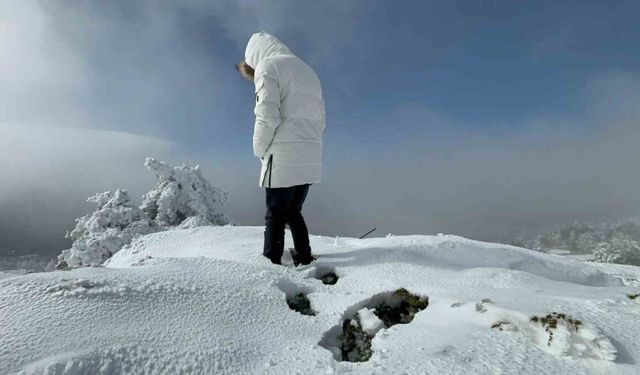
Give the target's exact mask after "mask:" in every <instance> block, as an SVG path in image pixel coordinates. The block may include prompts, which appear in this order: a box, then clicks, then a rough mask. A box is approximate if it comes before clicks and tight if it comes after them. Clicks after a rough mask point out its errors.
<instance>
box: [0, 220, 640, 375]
mask: <svg viewBox="0 0 640 375" xmlns="http://www.w3.org/2000/svg"><path fill="white" fill-rule="evenodd" d="M262 231H263V229H262V227H230V226H225V227H201V228H195V229H185V230H171V231H166V232H159V233H155V234H150V235H147V236H144V237H141V238H139V239H138V240H135V241H134V242H133V243H132V244H131V246H129V247H127V248H125V249H123V250H121V251H120V252H119V253H117V254H116V255H115V256H114V257H113V258H112V259H111V260H110V261H109V262H108V264H107V266H106V267H92V268H80V269H74V270H71V271H55V272H48V273H32V274H27V275H19V276H15V277H8V278H4V279H1V280H0V322H1V323H0V373H15V372H24V373H56V374H62V373H72V374H89V373H91V374H95V373H155V372H161V373H181V372H184V373H233V374H247V373H270V374H289V373H291V374H295V373H300V374H333V373H342V372H351V373H358V374H360V373H361V374H376V373H377V374H388V373H394V374H401V373H407V374H424V373H430V374H515V373H518V374H543V373H546V374H599V373H602V374H638V373H640V363H638V362H639V361H640V340H639V339H638V337H640V304H639V303H638V301H640V297H638V298H635V299H632V298H629V297H628V295H636V294H638V293H640V282H639V281H638V280H639V279H640V268H638V267H631V266H618V265H610V264H606V265H605V264H598V263H584V262H580V261H577V260H574V259H570V258H567V257H562V256H557V255H547V254H542V253H537V252H533V251H529V250H525V249H521V248H516V247H511V246H507V245H499V244H491V243H483V242H477V241H471V240H468V239H464V238H461V237H456V236H449V235H445V236H390V237H386V238H370V239H363V240H359V239H352V238H330V237H319V236H312V238H311V241H312V247H313V249H314V253H315V254H316V255H317V256H318V258H319V259H318V261H317V262H314V263H312V264H310V265H307V266H303V267H299V268H293V266H292V265H291V259H290V257H289V256H288V254H287V255H286V256H285V258H284V262H285V267H282V266H276V265H273V264H271V263H270V262H268V261H267V260H266V259H265V258H263V257H262V255H261V250H262V238H263V234H262ZM286 241H287V243H286V246H291V244H292V241H291V238H290V236H289V234H287V239H286ZM330 271H333V272H335V273H336V274H337V275H338V276H339V279H338V281H337V283H336V284H335V285H326V284H324V283H323V282H321V281H320V280H319V278H320V277H321V276H324V275H325V274H326V273H328V272H330ZM398 288H406V289H407V290H408V291H409V292H411V293H413V294H416V295H419V296H422V297H428V299H429V300H428V306H427V307H426V309H424V310H422V311H420V312H418V313H417V314H416V315H415V317H414V318H413V321H411V322H410V323H407V324H396V325H394V326H392V327H390V328H381V326H380V324H379V322H378V321H376V319H377V318H376V317H375V315H374V314H372V313H371V312H372V311H373V310H372V308H373V306H375V305H376V304H377V303H379V302H380V301H381V300H384V299H385V298H386V297H385V296H388V295H389V294H390V292H393V291H394V290H396V289H398ZM299 293H303V294H306V296H307V298H308V299H309V301H310V303H311V309H312V310H313V311H314V312H315V315H312V316H310V315H302V314H300V313H298V312H296V311H293V310H291V309H290V308H289V307H288V304H287V302H286V297H293V296H294V295H297V294H299ZM355 313H358V314H360V317H361V319H362V325H363V326H364V327H365V329H366V330H368V331H369V332H371V334H372V335H373V334H375V336H374V337H373V340H372V342H371V350H372V351H373V354H372V356H371V358H370V359H369V360H368V361H366V362H358V363H352V362H347V361H342V360H341V357H340V349H339V345H340V344H339V342H340V340H339V337H338V334H339V333H340V331H341V329H342V322H343V320H344V319H346V318H351V317H353V314H355ZM552 313H556V314H555V315H554V314H552ZM548 314H551V315H550V316H547V315H548ZM560 314H565V315H560ZM534 316H535V317H538V321H532V320H531V318H532V317H534ZM541 319H546V320H544V322H546V323H542V322H541ZM552 321H553V322H552ZM550 326H553V327H555V328H549V329H548V331H545V327H547V328H548V327H550ZM549 332H552V333H553V334H552V336H551V340H550V335H549Z"/></svg>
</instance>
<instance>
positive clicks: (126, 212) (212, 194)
mask: <svg viewBox="0 0 640 375" xmlns="http://www.w3.org/2000/svg"><path fill="white" fill-rule="evenodd" d="M145 166H146V167H147V168H148V169H149V170H152V171H154V172H155V173H156V177H157V178H158V181H157V182H156V185H155V187H154V188H153V189H152V190H151V191H149V192H148V193H146V194H145V195H144V196H143V203H142V206H140V207H137V206H136V205H134V204H133V202H131V199H130V198H129V195H128V194H127V192H126V191H125V190H121V189H118V190H116V191H114V192H111V191H107V192H104V193H100V194H96V195H94V196H92V197H89V198H88V199H87V201H89V202H93V203H95V204H96V205H97V208H96V211H95V212H93V213H92V214H89V215H86V216H83V217H81V218H79V219H76V222H77V224H76V227H75V228H74V229H73V230H72V231H71V232H69V233H67V238H70V239H71V240H72V241H73V244H72V246H71V248H70V249H67V250H63V251H62V254H60V255H59V256H58V266H57V268H59V269H65V268H69V267H82V266H95V265H99V264H102V263H103V262H104V261H105V260H107V259H109V258H110V257H111V256H112V255H113V254H115V253H116V252H117V251H118V250H120V249H121V248H122V247H123V246H125V245H127V244H129V243H130V242H131V241H132V240H133V239H134V238H135V237H136V236H140V235H145V234H149V233H152V232H157V231H162V230H167V229H172V228H193V227H197V226H203V225H225V224H229V223H230V220H229V219H228V218H227V217H226V216H224V215H223V214H221V213H220V212H218V207H221V206H222V205H223V204H224V203H226V201H227V199H228V195H227V193H226V192H224V191H222V190H221V189H219V188H216V187H213V186H211V184H210V183H209V181H207V180H206V179H205V178H204V177H203V176H202V173H201V172H200V168H199V167H198V166H196V167H194V168H191V167H187V166H184V165H183V166H181V167H172V166H170V165H169V164H167V163H165V162H161V161H156V160H155V159H152V158H147V160H146V162H145Z"/></svg>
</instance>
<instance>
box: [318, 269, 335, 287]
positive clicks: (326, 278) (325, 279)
mask: <svg viewBox="0 0 640 375" xmlns="http://www.w3.org/2000/svg"><path fill="white" fill-rule="evenodd" d="M320 280H321V281H322V283H323V284H325V285H335V284H336V283H337V282H338V275H336V274H335V273H333V272H329V273H326V274H324V275H323V276H321V277H320Z"/></svg>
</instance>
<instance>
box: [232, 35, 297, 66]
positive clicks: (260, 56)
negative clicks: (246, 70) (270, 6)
mask: <svg viewBox="0 0 640 375" xmlns="http://www.w3.org/2000/svg"><path fill="white" fill-rule="evenodd" d="M278 55H293V53H291V51H290V50H289V48H287V46H285V45H284V43H282V42H281V41H280V40H278V38H276V37H275V36H273V35H271V34H268V33H266V32H264V31H261V32H259V33H255V34H253V35H252V36H251V38H250V39H249V42H248V43H247V48H246V49H245V51H244V60H245V61H246V62H247V64H248V65H249V66H250V67H252V68H253V69H256V68H257V67H258V64H260V62H262V60H264V59H266V58H267V57H272V56H278Z"/></svg>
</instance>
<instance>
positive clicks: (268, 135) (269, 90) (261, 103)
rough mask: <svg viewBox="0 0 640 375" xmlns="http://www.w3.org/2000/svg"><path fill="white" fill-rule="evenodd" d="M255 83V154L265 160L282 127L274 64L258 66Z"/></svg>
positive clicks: (266, 63) (265, 63)
mask: <svg viewBox="0 0 640 375" xmlns="http://www.w3.org/2000/svg"><path fill="white" fill-rule="evenodd" d="M254 82H255V85H256V89H255V93H256V97H255V100H256V106H255V109H254V111H253V113H254V114H255V115H256V122H255V126H254V129H253V154H254V155H255V156H257V157H259V158H263V157H264V155H265V153H266V152H267V149H268V148H269V146H270V145H271V141H272V140H273V136H274V135H275V132H276V128H277V127H278V125H280V87H279V84H278V75H277V71H276V69H275V66H274V65H273V64H270V63H268V62H264V63H261V64H258V66H257V68H256V71H255V76H254Z"/></svg>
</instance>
